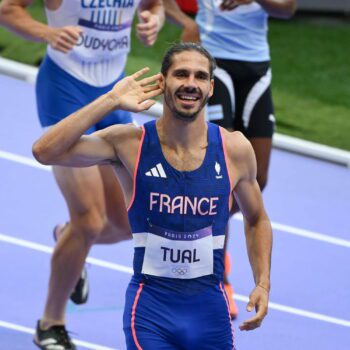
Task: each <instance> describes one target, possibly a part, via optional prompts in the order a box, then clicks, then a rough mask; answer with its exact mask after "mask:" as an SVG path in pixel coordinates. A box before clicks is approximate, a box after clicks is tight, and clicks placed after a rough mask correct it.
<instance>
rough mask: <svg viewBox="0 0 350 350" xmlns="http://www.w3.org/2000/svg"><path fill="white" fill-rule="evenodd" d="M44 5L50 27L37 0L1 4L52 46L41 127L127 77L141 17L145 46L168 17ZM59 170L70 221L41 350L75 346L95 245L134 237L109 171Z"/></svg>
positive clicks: (114, 116)
mask: <svg viewBox="0 0 350 350" xmlns="http://www.w3.org/2000/svg"><path fill="white" fill-rule="evenodd" d="M44 2H45V11H46V17H47V21H48V24H44V23H40V22H38V21H36V20H34V19H33V18H32V17H31V16H30V15H29V13H28V12H27V6H28V5H30V4H31V3H32V0H3V1H2V2H1V7H0V21H1V23H2V24H3V25H4V26H6V27H7V28H8V29H10V30H12V31H14V32H16V33H17V34H19V35H21V36H22V37H24V38H27V39H29V40H34V41H43V42H46V43H47V44H48V48H47V55H46V57H45V59H44V61H43V62H42V64H41V66H40V69H39V74H38V78H37V82H36V100H37V108H38V115H39V119H40V123H41V126H42V127H44V128H47V127H51V126H52V125H54V124H56V123H57V122H58V121H60V120H61V119H62V118H64V117H65V116H67V115H68V114H70V113H72V112H74V111H76V110H78V109H79V108H81V107H82V106H84V105H86V104H87V103H89V102H91V101H93V100H94V99H95V98H97V97H98V96H100V95H102V94H104V93H106V92H107V91H109V90H110V89H111V88H112V87H113V85H114V84H115V82H116V81H118V80H120V79H121V78H123V76H124V69H125V64H126V60H127V56H128V52H129V50H130V31H131V26H132V21H133V18H134V15H135V12H136V11H138V16H139V23H138V24H137V26H136V30H137V35H138V37H139V39H140V40H141V41H142V42H143V43H144V44H145V45H147V46H149V45H152V44H153V43H154V42H155V40H156V38H157V34H158V31H159V30H160V28H161V26H162V24H163V20H164V14H163V8H162V2H161V0H135V1H92V0H46V1H44ZM131 121H132V120H131V115H130V113H129V112H126V111H122V110H118V111H111V113H110V114H109V115H108V116H107V117H106V118H104V119H103V121H100V122H99V123H96V124H95V125H90V127H89V129H88V130H86V131H85V133H86V134H90V133H92V132H94V131H96V130H100V129H103V128H105V127H107V126H109V125H113V124H125V123H130V122H131ZM53 172H54V175H55V178H56V181H57V184H58V186H59V188H60V190H61V192H62V194H63V196H64V198H65V200H66V203H67V206H68V210H69V215H70V219H69V222H68V223H67V224H66V225H58V226H57V227H56V228H55V231H54V235H55V238H56V239H57V238H59V241H58V242H57V245H56V247H55V250H54V253H53V256H52V262H51V276H50V283H49V290H48V295H47V300H46V305H45V310H44V314H43V316H42V318H41V320H40V323H39V322H38V325H37V332H36V335H35V342H36V344H37V345H38V346H39V347H41V348H42V349H50V347H51V348H52V346H61V347H60V349H68V350H69V349H75V347H74V345H73V344H72V342H71V340H70V338H69V336H68V334H67V332H66V330H65V327H64V325H65V306H66V303H67V300H68V298H69V296H70V294H71V293H72V290H73V288H74V286H75V285H76V289H75V291H74V293H73V294H72V295H71V298H72V300H73V301H74V302H76V303H78V304H79V303H84V302H85V301H86V299H87V295H88V284H87V279H86V275H85V273H84V272H83V274H81V272H82V268H83V264H84V261H85V258H86V256H87V254H88V252H89V249H90V247H91V245H92V244H94V243H115V242H119V241H122V240H125V239H128V238H130V237H131V235H130V227H129V223H128V219H127V215H126V209H125V204H124V199H123V196H122V192H121V189H120V185H119V183H118V181H117V179H116V177H115V174H114V172H113V170H112V168H111V167H110V166H109V165H103V166H102V165H101V166H92V167H89V168H84V169H79V168H71V167H65V166H60V165H57V166H54V167H53ZM79 275H81V278H80V279H79V281H78V284H77V280H78V278H79ZM47 339H51V341H49V342H48V341H47Z"/></svg>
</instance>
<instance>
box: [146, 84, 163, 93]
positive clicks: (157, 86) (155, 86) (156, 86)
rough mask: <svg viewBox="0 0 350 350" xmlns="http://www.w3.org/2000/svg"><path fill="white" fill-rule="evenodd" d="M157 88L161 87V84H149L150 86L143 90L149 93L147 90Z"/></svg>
mask: <svg viewBox="0 0 350 350" xmlns="http://www.w3.org/2000/svg"><path fill="white" fill-rule="evenodd" d="M157 89H160V87H159V84H153V85H148V86H145V87H144V88H143V92H144V93H147V92H150V91H154V90H157Z"/></svg>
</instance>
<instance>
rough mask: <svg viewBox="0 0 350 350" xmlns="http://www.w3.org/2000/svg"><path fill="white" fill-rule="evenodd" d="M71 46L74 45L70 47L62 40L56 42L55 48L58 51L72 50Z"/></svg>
mask: <svg viewBox="0 0 350 350" xmlns="http://www.w3.org/2000/svg"><path fill="white" fill-rule="evenodd" d="M73 46H74V45H71V44H70V43H68V42H66V41H65V40H64V39H63V38H60V39H58V40H57V47H58V48H59V49H63V50H72V48H73Z"/></svg>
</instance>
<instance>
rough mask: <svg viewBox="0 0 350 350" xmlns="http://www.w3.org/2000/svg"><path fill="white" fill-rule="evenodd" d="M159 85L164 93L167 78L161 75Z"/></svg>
mask: <svg viewBox="0 0 350 350" xmlns="http://www.w3.org/2000/svg"><path fill="white" fill-rule="evenodd" d="M158 85H159V87H160V88H161V89H162V90H163V91H164V85H165V77H164V75H163V74H161V75H160V78H159V82H158Z"/></svg>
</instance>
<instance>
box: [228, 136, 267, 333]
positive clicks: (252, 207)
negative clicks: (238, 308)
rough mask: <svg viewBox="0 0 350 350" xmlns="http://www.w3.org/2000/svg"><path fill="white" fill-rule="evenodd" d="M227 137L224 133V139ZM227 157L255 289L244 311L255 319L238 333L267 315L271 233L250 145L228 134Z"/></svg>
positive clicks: (240, 137)
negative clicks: (233, 174)
mask: <svg viewBox="0 0 350 350" xmlns="http://www.w3.org/2000/svg"><path fill="white" fill-rule="evenodd" d="M227 134H228V133H226V135H227ZM231 139H234V140H233V141H231V142H230V139H229V137H227V140H228V142H227V143H228V154H229V157H230V159H231V160H232V164H234V169H235V171H236V173H237V174H238V175H237V176H238V178H236V185H235V187H234V195H235V198H236V200H237V202H238V205H239V207H240V209H241V211H242V214H243V216H244V224H245V235H246V242H247V251H248V256H249V261H250V265H251V267H252V271H253V276H254V281H255V288H254V289H253V291H252V293H251V294H250V297H249V303H248V306H247V310H248V311H252V310H253V308H254V307H255V309H256V315H255V316H254V317H252V318H251V319H249V320H246V321H245V322H243V324H242V325H241V326H240V329H241V330H252V329H255V328H257V327H259V326H260V324H261V322H262V321H263V319H264V317H265V316H266V314H267V308H268V298H269V290H270V267H271V250H272V229H271V224H270V220H269V218H268V216H267V214H266V212H265V209H264V205H263V201H262V197H261V192H260V189H259V185H258V183H257V181H256V160H255V155H254V151H253V148H252V146H251V144H250V142H249V141H248V140H247V139H246V138H245V137H244V136H243V135H242V134H240V133H235V135H234V136H233V135H232V134H231Z"/></svg>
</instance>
